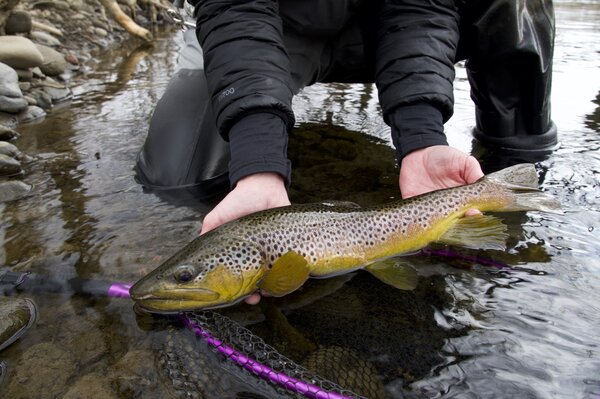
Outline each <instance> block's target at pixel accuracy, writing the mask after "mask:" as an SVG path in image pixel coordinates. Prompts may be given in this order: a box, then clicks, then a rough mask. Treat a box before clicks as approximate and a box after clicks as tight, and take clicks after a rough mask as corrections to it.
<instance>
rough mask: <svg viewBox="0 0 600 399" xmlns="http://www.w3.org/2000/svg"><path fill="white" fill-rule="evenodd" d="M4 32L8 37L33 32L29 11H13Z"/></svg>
mask: <svg viewBox="0 0 600 399" xmlns="http://www.w3.org/2000/svg"><path fill="white" fill-rule="evenodd" d="M4 32H5V33H6V34H7V35H14V34H15V33H29V32H31V15H30V14H29V13H28V12H27V11H22V10H16V11H12V12H11V13H10V14H9V15H8V17H7V18H6V22H5V25H4Z"/></svg>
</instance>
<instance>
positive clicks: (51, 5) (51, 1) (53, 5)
mask: <svg viewBox="0 0 600 399" xmlns="http://www.w3.org/2000/svg"><path fill="white" fill-rule="evenodd" d="M32 7H33V8H39V9H44V10H47V9H56V10H61V11H68V10H69V8H70V7H69V3H67V2H66V1H61V0H40V1H36V2H35V3H33V4H32Z"/></svg>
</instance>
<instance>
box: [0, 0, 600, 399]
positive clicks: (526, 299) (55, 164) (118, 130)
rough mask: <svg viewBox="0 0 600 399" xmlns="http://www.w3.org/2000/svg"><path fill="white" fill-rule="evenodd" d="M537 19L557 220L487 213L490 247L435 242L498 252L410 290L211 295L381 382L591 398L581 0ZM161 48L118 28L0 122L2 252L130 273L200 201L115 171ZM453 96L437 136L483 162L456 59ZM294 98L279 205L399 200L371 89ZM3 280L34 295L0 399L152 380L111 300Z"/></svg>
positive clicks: (593, 372)
mask: <svg viewBox="0 0 600 399" xmlns="http://www.w3.org/2000/svg"><path fill="white" fill-rule="evenodd" d="M556 16H557V38H556V48H555V61H554V80H553V94H552V112H553V119H554V121H555V123H556V124H557V125H558V127H559V132H560V148H558V149H557V150H556V151H555V152H554V153H552V154H550V155H549V156H547V157H546V158H544V159H538V160H536V161H537V163H536V166H537V168H538V170H539V171H540V175H541V177H542V188H543V189H544V190H546V191H548V192H550V193H552V194H553V195H555V196H556V197H557V198H559V199H560V201H561V202H562V203H563V204H564V208H565V213H564V215H546V214H544V215H542V214H539V213H535V212H529V213H526V214H522V213H519V214H511V215H504V216H502V217H503V219H504V220H505V222H506V223H507V224H508V225H509V230H510V233H511V238H510V240H509V243H508V250H507V251H506V252H498V251H470V252H468V251H460V250H459V249H453V250H456V251H459V252H460V253H461V254H463V255H464V256H470V257H479V258H481V259H484V260H494V261H496V263H497V264H502V265H505V266H503V267H494V266H490V265H489V264H488V263H487V262H479V263H478V262H473V261H460V260H456V259H448V258H444V257H421V258H418V259H415V264H416V265H417V266H418V267H419V270H420V273H421V280H420V283H419V286H418V288H417V289H416V290H415V291H413V292H399V291H396V290H393V289H391V288H389V287H387V286H383V285H382V284H381V283H379V282H378V281H376V280H374V279H372V278H371V277H370V276H369V275H367V274H366V273H357V274H356V275H353V276H351V278H348V279H347V280H344V281H342V282H341V283H339V284H334V283H323V284H325V285H324V286H323V287H321V286H320V285H319V284H322V283H314V287H312V286H311V287H312V288H310V289H307V290H306V292H303V293H301V294H304V298H302V300H303V302H300V305H298V304H296V305H293V304H292V305H290V302H293V301H292V298H290V299H289V300H284V301H263V302H264V305H263V306H262V307H256V308H253V309H247V307H244V306H240V307H238V308H235V309H230V310H229V313H230V314H231V315H232V317H234V318H236V319H238V320H239V321H240V322H242V323H244V324H246V325H247V326H248V327H249V328H251V329H252V331H253V332H254V333H256V334H257V335H259V336H261V337H263V338H264V339H265V340H266V341H267V342H268V343H270V344H272V345H274V346H275V347H276V348H277V349H278V350H279V351H280V352H282V353H283V354H285V355H286V356H289V357H291V358H292V359H294V360H296V361H298V362H302V361H303V360H305V359H306V358H307V357H310V355H311V353H312V352H314V351H317V350H318V349H316V348H331V347H345V348H349V349H351V350H352V352H353V353H355V354H356V355H357V356H358V357H360V358H361V359H364V360H365V361H368V362H369V363H370V364H372V365H373V366H374V368H375V370H376V374H377V375H376V376H374V378H376V379H377V380H378V381H381V383H382V384H384V385H385V392H386V395H387V396H388V397H403V396H407V397H455V396H457V397H481V398H487V397H490V398H496V397H527V398H529V397H535V398H538V397H539V398H554V397H556V398H559V397H561V398H562V397H577V398H595V397H598V396H599V395H600V377H599V376H600V353H599V352H600V348H599V347H598V346H599V344H600V333H598V331H599V328H598V327H599V326H600V316H599V315H600V305H599V304H600V294H599V293H598V292H599V291H598V289H597V287H598V286H599V285H600V261H599V260H598V255H600V240H599V239H598V238H599V237H598V231H599V229H600V211H599V204H600V154H599V152H598V149H599V147H600V140H599V139H600V74H599V73H598V71H599V68H600V6H599V5H598V4H597V3H596V2H575V1H560V2H556ZM176 52H177V42H176V41H174V40H173V38H172V36H171V35H164V36H163V38H161V39H160V40H159V41H158V42H157V44H156V45H155V46H154V47H153V48H144V47H141V48H138V47H136V44H135V43H133V42H132V43H127V44H126V45H124V46H123V47H122V48H120V49H118V50H114V51H111V52H108V53H103V54H99V55H98V56H97V64H96V65H94V67H93V71H94V72H90V73H89V74H88V76H87V81H86V83H85V84H83V85H81V86H78V87H77V88H76V89H75V98H74V100H73V101H72V103H71V104H69V105H68V106H65V107H62V108H60V109H56V110H54V111H52V112H51V113H50V114H49V116H48V117H47V118H46V119H45V120H44V121H43V122H41V123H38V124H33V125H22V126H20V127H19V130H20V132H21V133H22V137H21V138H20V139H19V140H18V141H17V142H16V143H15V144H16V145H17V146H18V147H19V148H20V149H21V150H22V151H24V152H25V153H27V154H29V155H32V156H35V157H36V158H37V159H36V161H35V162H33V163H31V164H29V165H28V166H27V170H26V175H25V181H27V182H29V183H33V184H34V185H35V190H34V193H33V195H31V196H30V197H28V198H25V199H22V200H20V201H17V202H11V203H7V204H1V205H0V237H1V239H2V241H1V242H2V246H1V247H0V262H1V264H5V265H7V266H9V267H10V268H11V269H13V270H29V271H35V272H38V273H46V274H51V275H55V276H56V275H60V276H65V277H68V276H79V277H82V278H91V279H102V280H121V281H134V280H136V279H137V278H138V277H140V276H141V275H143V274H144V273H145V272H147V271H149V270H150V269H152V268H154V267H156V266H158V265H159V264H160V263H161V261H162V260H164V259H165V257H167V256H169V255H170V254H172V253H173V252H174V251H176V250H177V249H179V248H180V247H181V246H182V245H184V244H185V243H187V242H188V241H190V240H191V239H192V238H194V237H195V236H196V234H197V232H198V229H199V226H200V221H201V219H202V216H203V214H204V212H206V210H207V209H209V208H210V204H208V205H206V206H197V207H186V206H176V205H172V204H169V203H167V202H165V201H163V200H161V199H160V198H158V197H156V196H155V195H153V194H151V193H145V192H144V191H143V190H142V189H141V187H140V186H139V185H137V184H136V183H135V181H134V180H133V171H132V165H133V162H134V159H135V155H136V153H137V151H138V149H139V147H140V146H141V144H142V143H143V140H144V136H145V131H146V129H147V126H148V120H149V115H150V114H151V111H152V108H153V105H154V104H155V103H156V102H157V100H158V99H159V98H160V95H161V93H162V92H163V91H164V89H165V87H166V84H167V82H168V76H169V74H170V73H171V72H172V71H173V70H174V67H175V64H176V62H175V61H176ZM455 94H456V101H457V104H456V110H455V115H454V116H453V118H452V119H451V120H450V122H449V123H448V124H447V125H446V129H447V133H448V137H449V141H450V144H451V145H453V146H455V147H458V148H460V149H462V150H464V151H469V152H471V151H473V153H474V154H476V155H477V156H479V157H480V158H481V159H482V161H483V162H484V166H485V167H486V168H487V169H494V168H498V167H500V165H499V164H498V163H497V162H498V158H497V157H495V156H494V154H489V153H486V152H484V151H482V150H481V149H480V148H477V147H475V148H473V143H472V139H471V135H470V131H471V129H472V127H473V125H474V117H473V114H474V111H473V106H472V103H471V100H470V98H469V87H468V82H467V80H466V73H465V71H464V69H463V68H462V67H460V66H459V68H458V71H457V79H456V92H455ZM294 107H295V110H296V113H297V119H298V123H299V126H298V129H297V131H296V132H295V133H294V135H293V136H292V137H291V145H290V158H291V159H292V161H293V162H294V165H295V166H296V167H295V169H294V176H293V186H292V189H291V197H292V200H293V201H294V202H311V201H321V200H332V199H340V200H350V201H355V202H357V203H359V204H361V205H367V204H372V203H378V202H385V201H389V200H390V199H393V198H397V197H398V192H397V181H396V174H397V168H396V167H395V165H394V162H393V150H392V149H391V142H390V139H389V129H388V127H387V126H386V125H385V124H384V123H383V122H382V120H381V117H380V108H379V106H378V104H377V94H376V89H375V87H374V85H348V84H331V85H315V86H313V87H311V88H308V89H306V90H305V91H303V92H302V93H301V94H300V95H299V96H297V98H296V99H295V102H294ZM328 284H331V285H328ZM20 295H24V296H29V297H32V298H33V299H34V300H35V301H36V302H37V304H38V307H39V310H40V319H39V321H38V323H37V325H36V326H35V327H34V328H33V329H32V330H30V331H29V333H28V334H27V335H26V336H24V337H23V338H22V339H20V340H19V341H18V342H16V343H15V344H14V345H12V346H11V347H10V348H8V349H7V350H5V351H3V352H2V354H1V358H2V359H5V360H6V361H7V365H8V370H9V371H8V376H7V378H6V381H5V382H4V384H3V386H0V394H2V396H5V395H6V397H15V398H16V397H61V396H63V395H65V394H67V392H68V391H69V390H73V389H81V387H85V392H87V393H88V394H90V393H95V394H97V395H100V394H101V393H106V392H108V394H110V395H112V396H116V397H133V396H136V395H141V396H143V397H165V396H166V395H169V392H171V391H169V387H168V384H169V381H168V379H165V378H164V370H162V368H164V365H161V363H160V362H159V361H157V360H156V358H155V357H154V354H155V353H156V352H157V351H161V350H163V348H162V347H161V346H160V342H161V340H162V339H163V338H164V337H163V336H162V335H161V334H162V331H161V329H160V328H157V326H156V325H155V321H152V320H150V319H148V318H144V317H137V316H136V314H135V313H134V312H133V311H132V305H131V303H130V302H129V301H128V300H125V299H106V298H90V297H85V296H80V295H73V294H70V293H64V294H56V293H54V294H50V293H44V292H38V293H22V294H20ZM307 296H308V299H309V300H307V298H306V297H307ZM282 315H283V316H282ZM281 320H283V323H284V325H285V326H288V327H289V326H291V330H290V329H288V328H287V327H286V328H284V329H282V328H281V323H282V321H281ZM278 326H279V327H278ZM281 331H287V333H281ZM289 331H295V332H297V333H298V334H296V335H294V337H296V338H297V337H302V338H301V339H300V338H297V339H292V338H290V333H289ZM294 334H295V333H294ZM339 367H341V368H342V367H344V366H343V365H341V364H340V365H339ZM359 390H360V387H359V388H358V389H357V391H359ZM70 394H73V391H71V393H70ZM108 394H107V395H108Z"/></svg>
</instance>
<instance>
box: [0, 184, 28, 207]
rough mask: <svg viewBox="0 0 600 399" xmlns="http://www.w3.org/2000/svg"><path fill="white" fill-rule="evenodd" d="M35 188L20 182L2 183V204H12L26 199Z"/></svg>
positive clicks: (0, 194)
mask: <svg viewBox="0 0 600 399" xmlns="http://www.w3.org/2000/svg"><path fill="white" fill-rule="evenodd" d="M32 189H33V186H32V185H31V184H27V183H24V182H22V181H20V180H9V181H3V182H0V202H10V201H15V200H18V199H21V198H23V197H26V196H27V195H29V194H30V193H31V190H32Z"/></svg>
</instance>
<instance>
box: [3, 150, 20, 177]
mask: <svg viewBox="0 0 600 399" xmlns="http://www.w3.org/2000/svg"><path fill="white" fill-rule="evenodd" d="M21 173H23V169H21V162H19V161H17V160H16V159H14V158H13V157H9V156H8V155H4V154H0V176H3V177H8V176H16V175H20V174H21Z"/></svg>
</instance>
